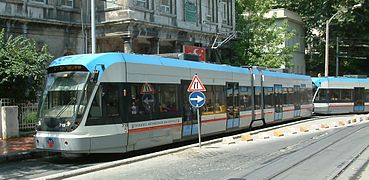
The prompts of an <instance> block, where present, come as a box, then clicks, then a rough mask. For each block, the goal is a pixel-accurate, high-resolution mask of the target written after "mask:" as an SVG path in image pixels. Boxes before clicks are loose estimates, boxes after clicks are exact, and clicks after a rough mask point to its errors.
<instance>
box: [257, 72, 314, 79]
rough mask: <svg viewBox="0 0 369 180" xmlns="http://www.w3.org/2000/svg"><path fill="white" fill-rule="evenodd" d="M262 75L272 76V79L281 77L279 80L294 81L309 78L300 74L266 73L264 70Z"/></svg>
mask: <svg viewBox="0 0 369 180" xmlns="http://www.w3.org/2000/svg"><path fill="white" fill-rule="evenodd" d="M262 72H263V73H262V74H263V75H266V76H273V77H281V78H295V79H310V77H309V76H306V75H301V74H290V73H283V72H274V71H268V70H266V71H265V70H264V71H262Z"/></svg>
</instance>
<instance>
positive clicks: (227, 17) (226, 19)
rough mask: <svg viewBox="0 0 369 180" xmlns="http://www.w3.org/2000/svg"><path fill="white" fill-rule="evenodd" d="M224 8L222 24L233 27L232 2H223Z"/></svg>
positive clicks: (226, 0) (225, 0)
mask: <svg viewBox="0 0 369 180" xmlns="http://www.w3.org/2000/svg"><path fill="white" fill-rule="evenodd" d="M221 7H222V11H223V12H222V24H226V25H232V21H231V19H232V9H233V7H232V2H231V1H230V0H223V1H222V2H221Z"/></svg>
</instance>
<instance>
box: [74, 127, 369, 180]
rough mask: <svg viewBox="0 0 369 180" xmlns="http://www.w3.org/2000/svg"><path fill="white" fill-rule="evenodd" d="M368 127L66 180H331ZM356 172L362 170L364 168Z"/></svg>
mask: <svg viewBox="0 0 369 180" xmlns="http://www.w3.org/2000/svg"><path fill="white" fill-rule="evenodd" d="M367 137H369V123H360V124H355V125H349V126H345V127H340V128H331V129H328V130H319V131H315V132H310V133H305V134H296V135H292V134H291V135H287V136H285V137H271V138H269V139H256V140H255V141H254V142H244V141H239V140H236V142H235V143H234V144H224V143H216V144H211V145H207V146H203V148H201V149H200V148H190V149H187V150H184V151H180V152H176V153H172V154H167V155H163V156H159V157H154V158H150V159H146V160H143V161H138V162H134V163H130V164H125V165H121V166H117V167H114V168H109V169H105V170H100V171H96V172H92V173H88V174H83V175H79V176H74V177H71V178H69V179H78V180H80V179H89V180H91V179H309V180H311V179H336V178H340V176H341V175H343V174H346V175H345V176H346V178H349V179H355V178H359V177H361V176H359V175H360V174H362V172H360V171H359V170H358V169H356V170H355V171H356V172H348V171H354V169H351V168H349V167H350V166H351V165H352V164H353V162H355V160H357V159H358V158H360V155H362V154H363V153H364V152H366V151H368V146H369V139H368V138H367ZM361 169H364V168H363V167H362V168H361Z"/></svg>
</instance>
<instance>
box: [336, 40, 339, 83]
mask: <svg viewBox="0 0 369 180" xmlns="http://www.w3.org/2000/svg"><path fill="white" fill-rule="evenodd" d="M338 40H339V38H338V36H337V39H336V77H338V72H339V71H338V70H339V66H340V63H339V59H338V56H339V54H340V50H339V42H338Z"/></svg>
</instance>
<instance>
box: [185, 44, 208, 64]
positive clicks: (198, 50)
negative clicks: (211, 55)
mask: <svg viewBox="0 0 369 180" xmlns="http://www.w3.org/2000/svg"><path fill="white" fill-rule="evenodd" d="M183 49H184V53H185V54H196V55H198V56H199V57H200V61H205V56H206V49H205V48H203V47H197V46H187V45H184V46H183Z"/></svg>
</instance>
